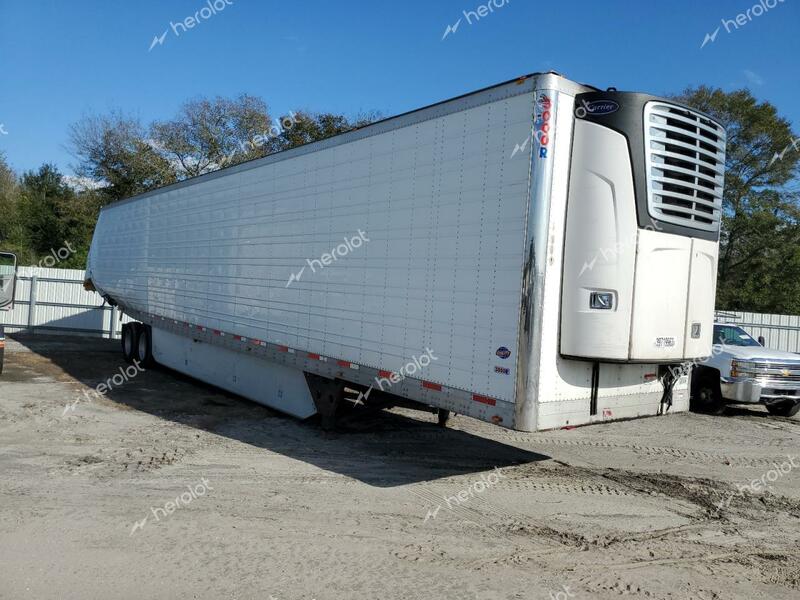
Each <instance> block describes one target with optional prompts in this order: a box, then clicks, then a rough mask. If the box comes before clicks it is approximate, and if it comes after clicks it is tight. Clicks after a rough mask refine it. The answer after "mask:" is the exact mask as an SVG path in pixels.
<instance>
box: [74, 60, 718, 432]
mask: <svg viewBox="0 0 800 600" xmlns="http://www.w3.org/2000/svg"><path fill="white" fill-rule="evenodd" d="M724 152H725V132H724V129H723V127H722V126H721V125H720V124H719V123H718V122H716V121H715V120H714V119H713V118H711V117H709V116H707V115H705V114H701V113H699V112H697V111H696V110H694V109H691V108H688V107H686V106H681V105H679V104H676V103H675V102H673V101H671V100H665V99H661V98H657V97H653V96H649V95H645V94H639V93H630V92H617V91H614V90H609V91H601V90H599V89H597V88H593V87H590V86H586V85H581V84H578V83H575V82H573V81H570V80H568V79H565V78H564V77H562V76H560V75H558V74H555V73H544V74H533V75H529V76H526V77H521V78H519V79H516V80H513V81H510V82H507V83H503V84H499V85H496V86H493V87H490V88H487V89H483V90H480V91H477V92H474V93H471V94H467V95H464V96H460V97H458V98H454V99H452V100H448V101H445V102H441V103H438V104H435V105H432V106H428V107H426V108H422V109H419V110H415V111H413V112H409V113H406V114H402V115H399V116H397V117H393V118H390V119H386V120H383V121H380V122H377V123H374V124H371V125H369V126H367V127H363V128H361V129H358V130H355V131H351V132H349V133H345V134H342V135H337V136H335V137H331V138H329V139H326V140H322V141H318V142H314V143H310V144H307V145H305V146H302V147H298V148H294V149H291V150H287V151H285V152H280V153H277V154H273V155H271V156H267V157H265V158H262V159H258V160H254V161H251V162H247V163H244V164H240V165H236V166H233V167H230V168H226V169H222V170H220V171H217V172H214V173H209V174H207V175H202V176H199V177H195V178H193V179H190V180H187V181H184V182H181V183H177V184H174V185H170V186H167V187H164V188H161V189H157V190H154V191H151V192H148V193H146V194H142V195H140V196H137V197H134V198H130V199H128V200H124V201H121V202H117V203H115V204H112V205H109V206H107V207H106V208H104V209H103V211H102V212H101V214H100V218H99V221H98V224H97V229H96V231H95V234H94V240H93V242H92V246H91V251H90V253H89V259H88V265H87V277H88V281H87V284H88V285H90V286H93V287H94V288H95V289H96V290H97V291H98V292H99V293H100V294H102V295H103V296H104V297H106V298H107V299H109V300H110V301H111V302H113V303H116V304H117V305H119V307H120V308H121V310H123V311H124V312H125V313H126V314H128V315H130V316H131V317H133V318H134V319H136V320H137V321H139V322H140V323H141V324H140V325H135V326H130V327H128V328H126V331H125V334H124V339H123V348H124V350H125V352H126V356H127V357H128V358H129V359H131V358H134V357H136V356H138V358H139V359H140V360H143V359H149V358H150V357H151V356H152V358H154V359H155V360H156V361H157V362H159V363H162V364H164V365H166V366H168V367H170V368H172V369H175V370H177V371H181V372H183V373H186V374H188V375H191V376H193V377H196V378H198V379H200V380H203V381H206V382H208V383H211V384H214V385H216V386H219V387H221V388H224V389H226V390H229V391H231V392H234V393H237V394H240V395H242V396H245V397H247V398H250V399H252V400H254V401H256V402H259V403H262V404H265V405H268V406H270V407H273V408H276V409H278V410H281V411H284V412H287V413H289V414H292V415H295V416H297V417H300V418H306V417H309V416H311V415H313V414H315V413H318V412H320V413H323V414H326V415H328V414H330V413H331V412H332V411H333V407H334V406H335V405H337V404H338V401H339V399H340V398H341V394H342V389H343V387H344V386H345V385H346V386H348V387H349V388H352V389H356V390H361V391H362V392H363V391H364V390H369V388H370V387H371V388H372V390H373V392H374V393H375V394H376V395H381V396H382V397H383V398H386V397H389V396H386V395H385V394H379V392H380V391H381V390H383V392H386V393H389V394H391V396H390V397H392V398H398V397H400V398H403V399H405V401H413V402H417V403H420V404H422V405H426V406H431V407H438V408H439V409H442V410H450V411H455V412H457V413H459V414H464V415H469V416H472V417H475V418H478V419H483V420H485V421H489V422H492V423H496V424H498V425H502V426H505V427H510V428H514V429H518V430H523V431H532V430H537V429H539V430H541V429H549V428H556V427H561V426H566V425H577V424H583V423H590V422H594V421H601V420H609V419H619V418H628V417H635V416H643V415H655V414H660V413H663V412H664V411H665V410H666V409H667V408H668V407H670V406H671V408H672V410H686V409H687V407H688V391H687V382H686V378H685V377H684V378H681V379H679V380H678V381H677V382H676V381H671V380H670V377H669V370H668V369H667V368H666V367H667V365H669V364H671V363H678V362H681V361H684V360H688V359H693V358H695V357H701V356H705V355H708V354H709V353H710V350H711V333H712V322H713V314H714V295H715V282H716V265H717V248H718V237H719V224H720V211H721V204H722V185H723V170H724V164H725V156H724ZM426 355H427V359H426V358H425V356H426ZM665 373H666V374H665ZM371 393H372V392H371ZM361 397H362V398H365V397H366V398H367V399H368V400H367V401H369V398H371V396H365V395H364V394H362V396H361Z"/></svg>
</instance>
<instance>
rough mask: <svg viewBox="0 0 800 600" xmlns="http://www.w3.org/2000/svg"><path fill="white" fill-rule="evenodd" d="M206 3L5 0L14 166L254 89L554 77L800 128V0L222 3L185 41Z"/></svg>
mask: <svg viewBox="0 0 800 600" xmlns="http://www.w3.org/2000/svg"><path fill="white" fill-rule="evenodd" d="M206 1H207V0H174V1H167V0H141V1H134V0H128V1H122V0H69V1H67V0H63V1H56V0H24V1H23V0H0V74H1V75H0V76H1V77H2V85H0V124H2V130H0V152H4V153H5V154H6V156H7V159H8V160H9V162H10V163H11V165H12V166H13V167H14V168H15V169H16V170H18V171H23V170H27V169H34V168H38V167H39V165H41V164H42V163H43V162H53V163H55V164H56V165H58V166H59V167H60V168H61V169H62V170H63V171H64V172H65V173H71V169H70V165H71V164H72V163H73V162H74V160H73V159H72V157H71V156H70V155H69V153H68V150H67V148H66V143H67V132H68V128H69V125H70V124H71V123H73V122H75V121H76V120H78V119H79V118H80V117H81V116H82V115H85V114H89V113H93V112H107V111H109V110H111V109H114V108H119V109H122V110H123V111H125V112H127V113H131V114H135V115H137V116H139V117H140V118H141V119H142V121H143V122H145V123H147V122H149V121H150V120H152V119H157V118H158V119H162V118H169V117H172V116H173V115H174V114H175V113H176V111H177V109H178V107H179V105H180V104H181V103H182V102H183V101H184V100H186V99H188V98H191V97H195V96H198V95H205V96H216V95H223V96H233V95H237V94H239V93H243V92H246V93H249V94H254V95H258V96H261V97H263V98H264V99H265V100H266V101H267V103H268V104H269V106H270V109H271V111H272V112H273V114H279V113H283V112H286V111H288V110H290V109H293V108H304V109H310V110H318V111H332V112H340V113H346V114H350V115H352V114H356V113H358V112H360V111H366V110H372V109H374V110H379V111H381V112H382V113H384V114H385V115H387V116H388V115H392V114H396V113H400V112H404V111H406V110H410V109H413V108H418V107H420V106H424V105H426V104H430V103H433V102H437V101H439V100H443V99H446V98H450V97H453V96H456V95H459V94H462V93H466V92H470V91H473V90H476V89H478V88H481V87H485V86H487V85H491V84H494V83H499V82H501V81H505V80H507V79H511V78H513V77H516V76H518V75H521V74H525V73H529V72H535V71H547V70H555V71H558V72H560V73H562V74H564V75H566V76H567V77H570V78H572V79H575V80H578V81H582V82H586V83H590V84H593V85H596V86H598V87H608V86H615V87H617V88H618V89H620V90H634V91H642V92H649V93H654V94H665V93H670V92H676V91H680V90H682V89H683V88H685V87H686V86H687V85H696V84H700V83H705V84H709V85H713V86H718V87H722V88H723V89H726V90H731V89H735V88H740V87H749V88H750V89H751V90H752V91H753V93H754V94H755V95H756V96H757V97H758V98H759V99H762V100H769V101H770V102H772V103H773V104H775V105H776V106H777V107H778V109H779V111H780V113H781V114H782V115H784V116H786V117H788V118H789V119H790V120H791V121H792V123H793V124H794V125H795V127H794V129H795V131H796V132H797V131H800V127H798V123H799V122H800V103H798V98H799V97H800V80H799V79H798V77H797V75H798V57H800V35H798V26H799V25H800V2H795V1H794V0H783V1H780V0H763V1H764V2H768V4H772V3H777V4H776V5H775V6H774V8H771V9H769V10H767V11H766V12H764V10H763V7H760V5H759V4H758V2H760V1H762V0H727V1H722V0H718V1H708V2H697V1H689V0H685V1H684V0H678V1H676V0H670V1H661V2H630V1H611V0H608V1H605V2H602V1H597V0H595V1H577V0H576V1H562V2H558V3H555V2H552V3H547V2H540V1H538V0H537V1H534V0H508V1H507V2H504V0H493V2H495V6H497V5H500V8H496V7H495V6H493V7H492V12H491V13H488V11H485V10H484V13H486V16H484V17H482V18H480V17H479V16H478V15H473V16H470V20H471V21H472V22H471V23H470V22H468V20H467V19H466V18H465V17H464V14H463V11H476V10H477V9H478V6H479V5H480V2H479V1H478V0H438V1H436V0H429V1H427V2H422V1H417V0H407V1H405V2H398V1H392V0H372V1H364V2H361V1H358V2H357V1H354V0H353V1H348V0H342V1H339V2H326V1H323V0H307V1H304V0H296V1H294V2H286V1H284V2H275V1H272V0H263V1H257V0H228V2H232V3H229V4H227V5H226V6H225V8H224V9H222V10H221V11H219V12H218V13H217V14H215V15H211V16H210V17H209V18H208V19H204V18H203V15H200V16H199V18H200V22H199V23H198V24H197V25H196V26H195V27H193V28H192V29H188V30H186V31H181V30H180V28H179V29H178V31H179V33H180V35H175V33H174V32H173V31H172V29H171V28H170V22H173V23H174V22H178V21H183V20H184V19H185V18H186V17H187V16H191V15H194V14H195V13H196V12H197V11H199V10H200V9H201V8H203V7H204V6H206ZM224 1H225V0H217V3H218V4H217V5H218V6H221V5H222V3H223V2H224ZM212 2H213V0H212ZM483 4H484V5H486V2H483ZM754 6H759V8H757V9H754V8H753V7H754ZM748 9H750V13H749V18H748V14H747V13H746V11H747V10H748ZM738 13H745V15H744V19H743V20H742V21H743V23H744V24H742V25H740V26H739V27H738V29H737V28H736V26H735V25H734V24H733V23H729V24H728V26H727V28H728V29H730V32H728V31H727V30H726V28H725V26H723V25H722V23H721V20H722V19H728V20H732V19H735V18H736V15H737V14H738ZM756 13H758V14H756ZM762 13H763V14H762ZM206 14H208V11H207V12H206ZM476 16H478V17H479V18H477V19H476ZM459 18H461V22H460V23H459V26H458V29H457V30H456V31H455V33H449V34H448V35H447V37H445V38H444V39H442V36H443V34H444V33H445V31H446V28H447V26H448V25H455V24H456V22H457V21H458V19H459ZM717 28H719V31H717V35H716V38H715V39H714V41H713V42H709V43H707V44H706V46H705V47H704V48H702V49H701V44H702V43H703V40H704V39H705V36H706V34H713V33H714V31H715V30H716V29H717ZM165 31H167V35H166V37H165V38H164V39H163V44H156V45H155V46H154V47H153V49H152V50H149V47H150V45H151V43H152V42H153V39H154V37H156V36H159V37H160V36H161V35H162V34H163V33H164V32H165ZM4 132H5V133H4Z"/></svg>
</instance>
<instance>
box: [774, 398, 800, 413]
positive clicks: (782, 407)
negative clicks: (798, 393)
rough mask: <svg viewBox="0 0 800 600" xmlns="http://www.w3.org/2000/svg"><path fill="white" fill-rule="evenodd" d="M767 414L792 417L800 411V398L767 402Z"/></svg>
mask: <svg viewBox="0 0 800 600" xmlns="http://www.w3.org/2000/svg"><path fill="white" fill-rule="evenodd" d="M767 410H768V411H769V414H771V415H775V416H776V417H793V416H795V415H796V414H797V413H798V412H800V400H784V401H782V402H772V403H770V404H767Z"/></svg>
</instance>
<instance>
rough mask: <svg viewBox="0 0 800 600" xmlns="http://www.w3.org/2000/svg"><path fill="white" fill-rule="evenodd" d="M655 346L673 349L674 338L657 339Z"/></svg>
mask: <svg viewBox="0 0 800 600" xmlns="http://www.w3.org/2000/svg"><path fill="white" fill-rule="evenodd" d="M655 345H656V348H674V347H675V338H674V337H657V338H656V344H655Z"/></svg>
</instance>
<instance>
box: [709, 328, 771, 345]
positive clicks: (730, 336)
mask: <svg viewBox="0 0 800 600" xmlns="http://www.w3.org/2000/svg"><path fill="white" fill-rule="evenodd" d="M714 343H715V344H725V345H727V346H760V345H761V344H759V343H758V342H757V341H755V340H754V339H753V338H751V337H750V336H749V335H748V333H747V332H746V331H745V330H744V329H742V328H741V327H734V326H732V325H714Z"/></svg>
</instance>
